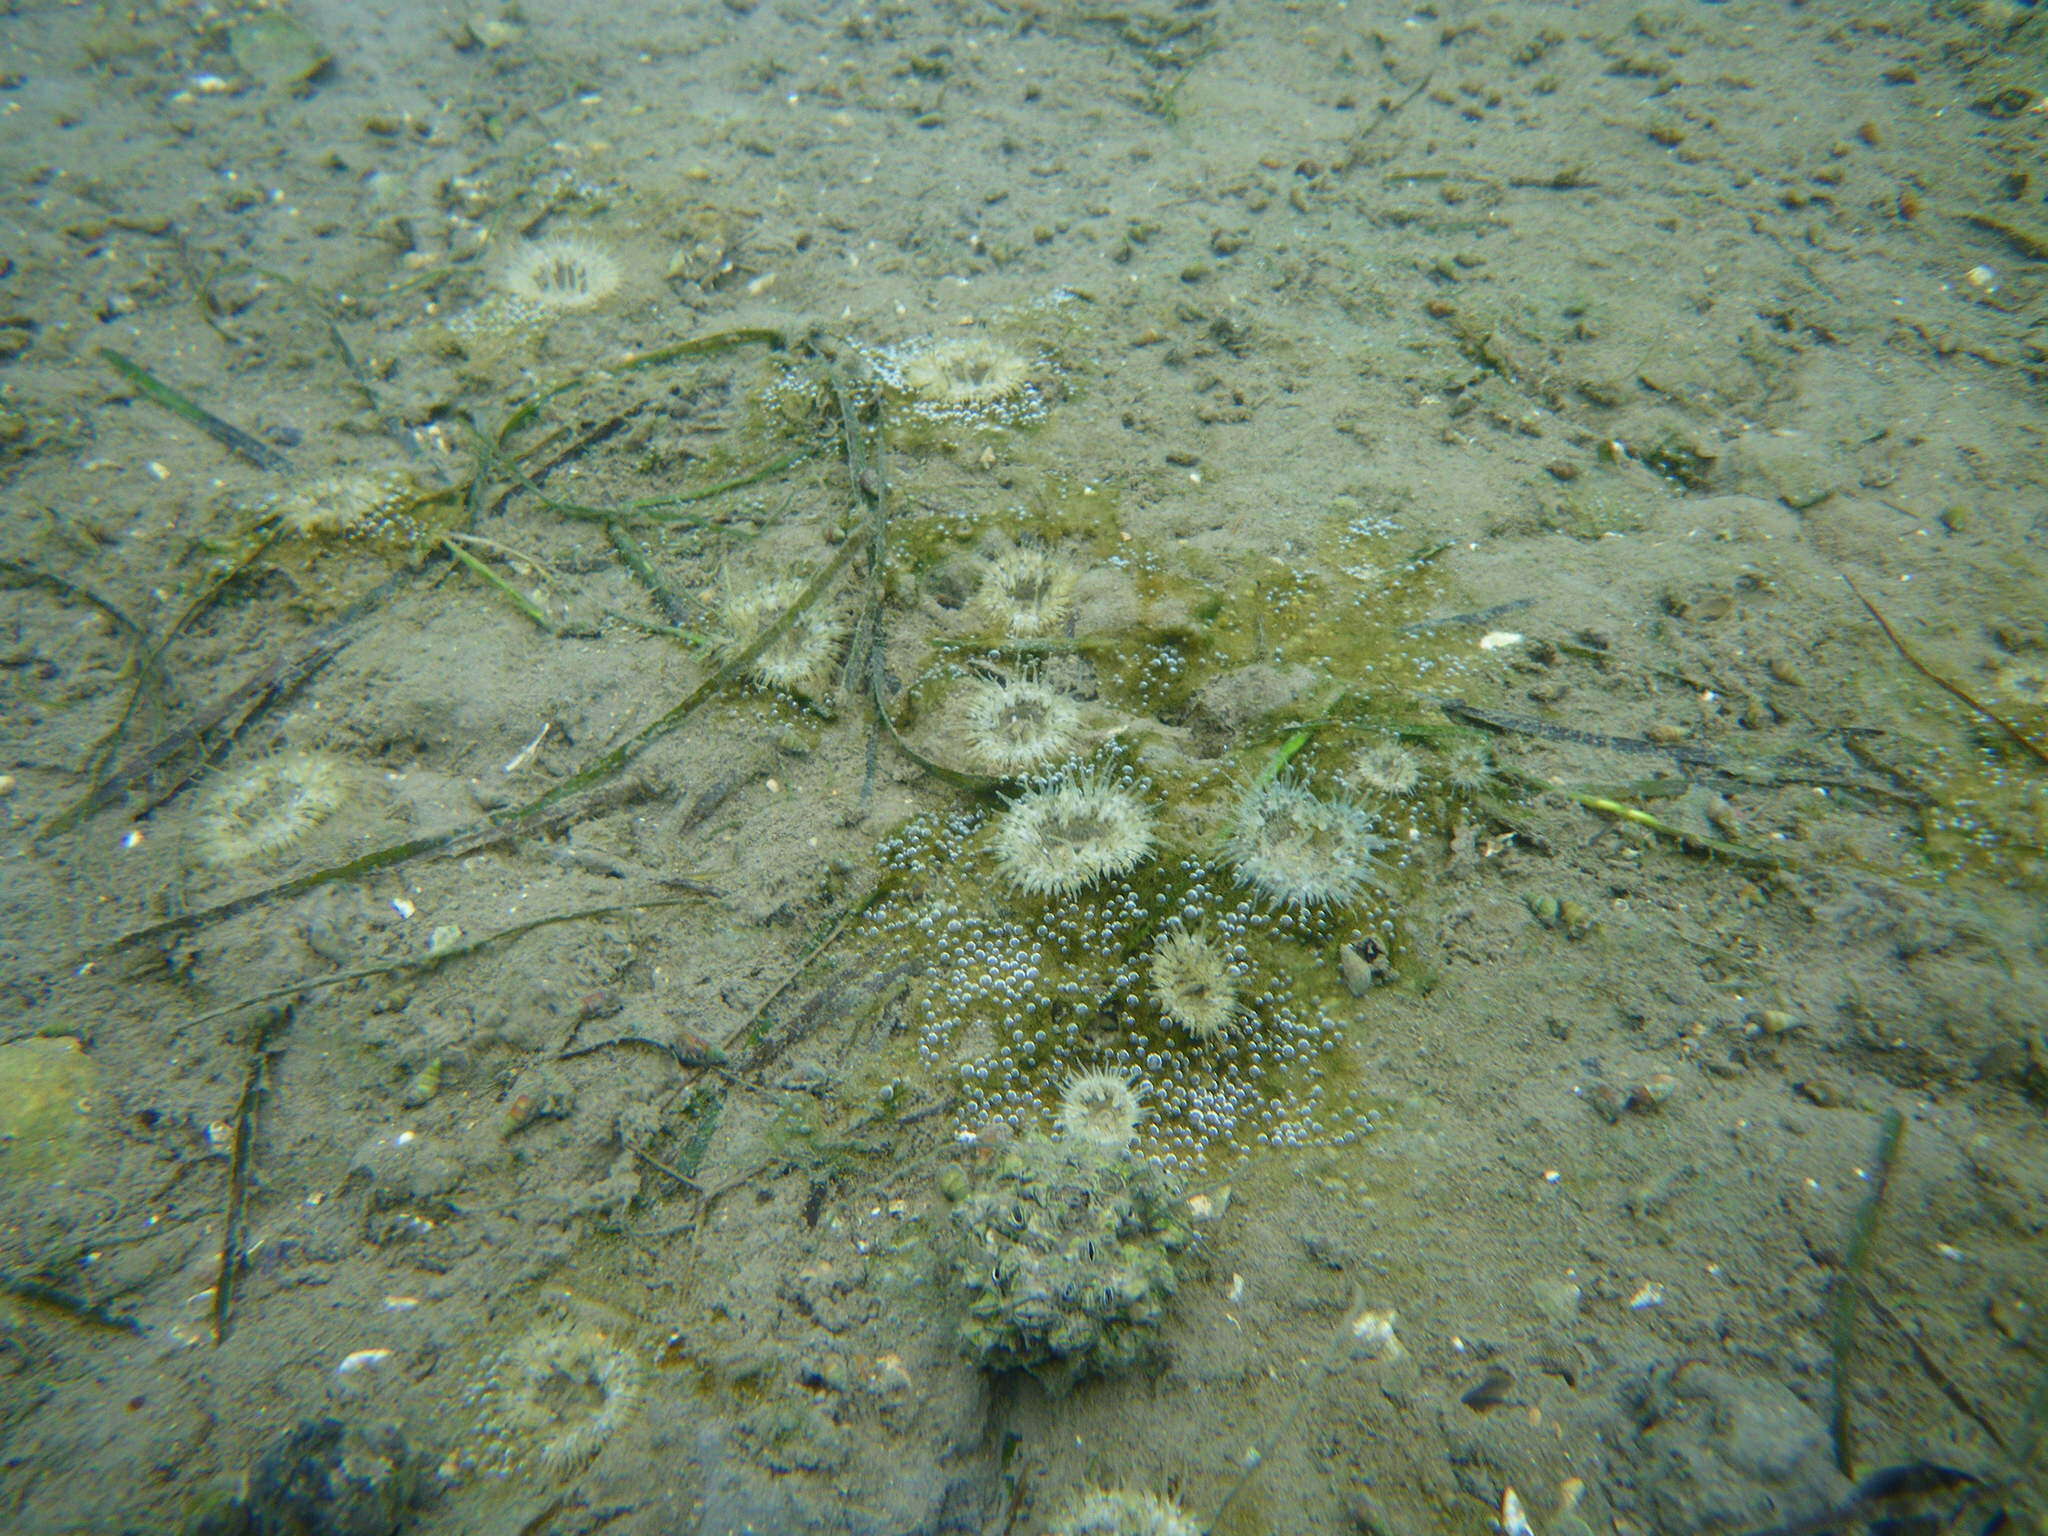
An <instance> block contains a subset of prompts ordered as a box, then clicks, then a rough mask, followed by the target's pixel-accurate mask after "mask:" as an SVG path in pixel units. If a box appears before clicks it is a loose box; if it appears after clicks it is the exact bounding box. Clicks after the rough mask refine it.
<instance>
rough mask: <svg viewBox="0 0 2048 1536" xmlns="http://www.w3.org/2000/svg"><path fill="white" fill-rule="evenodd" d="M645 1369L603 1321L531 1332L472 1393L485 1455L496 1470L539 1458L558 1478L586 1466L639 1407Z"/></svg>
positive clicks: (539, 1463)
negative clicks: (601, 1327)
mask: <svg viewBox="0 0 2048 1536" xmlns="http://www.w3.org/2000/svg"><path fill="white" fill-rule="evenodd" d="M643 1374H644V1373H643V1369H642V1367H641V1364H640V1361H639V1359H638V1358H637V1357H636V1356H634V1355H631V1354H629V1353H627V1352H626V1351H625V1350H623V1349H619V1348H618V1347H616V1346H615V1345H614V1344H613V1343H612V1342H611V1340H609V1339H608V1338H606V1337H605V1336H604V1334H603V1333H601V1332H599V1331H598V1330H597V1329H595V1328H590V1327H582V1328H576V1327H567V1326H563V1327H556V1328H543V1329H541V1330H539V1331H537V1332H535V1333H530V1334H528V1335H527V1336H526V1337H525V1338H523V1339H521V1340H519V1341H518V1342H517V1343H515V1344H513V1345H512V1346H511V1347H510V1348H509V1349H507V1350H505V1351H504V1352H503V1353H502V1354H500V1355H499V1356H498V1357H497V1358H496V1359H495V1360H494V1361H492V1362H491V1365H490V1368H489V1370H488V1371H487V1372H486V1373H485V1375H484V1379H483V1381H482V1382H480V1383H479V1384H478V1385H477V1387H476V1388H474V1389H473V1391H472V1393H471V1399H472V1401H473V1402H474V1403H475V1405H476V1408H477V1434H478V1436H479V1438H480V1439H481V1440H482V1441H483V1442H484V1446H485V1449H484V1452H483V1454H482V1455H481V1456H480V1457H479V1461H480V1462H481V1463H482V1464H483V1465H484V1466H485V1467H486V1468H487V1469H488V1470H490V1471H493V1472H508V1471H511V1470H513V1469H514V1468H516V1467H520V1466H524V1465H528V1464H531V1465H532V1466H534V1467H535V1468H537V1469H538V1470H539V1471H540V1472H541V1473H542V1474H543V1475H545V1476H547V1477H550V1478H555V1479H560V1478H566V1477H570V1476H572V1475H574V1474H575V1473H577V1472H580V1471H581V1470H582V1469H583V1468H584V1467H586V1466H588V1465H589V1464H590V1461H591V1459H592V1458H593V1457H595V1456H596V1455H597V1453H598V1452H599V1451H600V1450H602V1449H603V1448H604V1443H605V1442H606V1441H607V1440H609V1439H610V1438H611V1437H612V1435H613V1434H615V1433H616V1432H617V1431H618V1429H619V1426H620V1425H622V1424H623V1423H625V1421H626V1418H627V1416H628V1415H629V1414H631V1413H632V1411H633V1405H634V1404H635V1403H636V1402H637V1401H638V1400H639V1397H640V1382H641V1377H642V1375H643Z"/></svg>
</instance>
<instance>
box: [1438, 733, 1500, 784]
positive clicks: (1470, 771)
mask: <svg viewBox="0 0 2048 1536" xmlns="http://www.w3.org/2000/svg"><path fill="white" fill-rule="evenodd" d="M1495 772H1496V770H1495V769H1494V766H1493V753H1492V752H1490V751H1488V750H1487V746H1486V743H1485V742H1483V741H1461V742H1459V743H1458V745H1456V746H1455V747H1452V748H1451V750H1450V751H1449V752H1447V753H1445V754H1444V782H1445V783H1446V784H1448V785H1450V787H1451V788H1452V789H1455V790H1457V791H1459V792H1460V793H1462V794H1468V795H1476V794H1478V793H1479V791H1481V790H1482V789H1484V788H1486V786H1487V785H1488V784H1490V783H1492V782H1493V779H1494V777H1495Z"/></svg>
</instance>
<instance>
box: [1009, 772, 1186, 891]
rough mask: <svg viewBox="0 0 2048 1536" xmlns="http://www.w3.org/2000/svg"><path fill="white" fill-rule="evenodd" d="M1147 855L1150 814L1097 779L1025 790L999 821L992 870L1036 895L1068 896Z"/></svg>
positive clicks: (1086, 776)
mask: <svg viewBox="0 0 2048 1536" xmlns="http://www.w3.org/2000/svg"><path fill="white" fill-rule="evenodd" d="M1151 851H1152V807H1151V806H1149V805H1148V804H1146V803H1145V801H1144V799H1143V798H1142V797H1141V796H1140V795H1139V794H1138V793H1137V792H1136V791H1135V790H1131V789H1127V788H1125V787H1124V786H1123V785H1121V784H1117V783H1113V782H1111V781H1110V780H1108V779H1105V778H1103V777H1102V776H1101V775H1099V774H1096V773H1070V774H1067V775H1064V776H1062V777H1060V778H1058V779H1054V780H1053V781H1052V782H1050V783H1048V784H1042V785H1040V786H1038V787H1036V788H1033V789H1028V790H1026V791H1025V792H1024V793H1023V794H1021V795H1019V796H1018V797H1017V798H1016V799H1015V800H1012V801H1011V802H1010V803H1009V805H1008V806H1007V807H1005V808H1004V810H1003V813H1002V815H1001V817H999V818H998V819H997V822H996V831H995V855H996V865H997V867H998V868H999V869H1001V870H1002V872H1003V873H1004V874H1005V875H1006V876H1008V877H1009V879H1010V881H1011V883H1012V884H1014V885H1015V886H1016V887H1017V888H1018V889H1019V890H1021V891H1024V892H1026V893H1028V894H1030V895H1033V896H1072V895H1074V894H1075V893H1076V892H1078V891H1081V890H1084V889H1086V888H1087V887H1088V886H1090V885H1093V884H1094V883H1095V882H1096V881H1097V880H1100V879H1103V878H1104V877H1106V876H1110V875H1122V874H1128V873H1129V872H1130V871H1131V870H1133V869H1136V868H1137V867H1138V865H1139V864H1141V863H1143V862H1144V859H1145V856H1146V855H1147V854H1148V853H1150V852H1151Z"/></svg>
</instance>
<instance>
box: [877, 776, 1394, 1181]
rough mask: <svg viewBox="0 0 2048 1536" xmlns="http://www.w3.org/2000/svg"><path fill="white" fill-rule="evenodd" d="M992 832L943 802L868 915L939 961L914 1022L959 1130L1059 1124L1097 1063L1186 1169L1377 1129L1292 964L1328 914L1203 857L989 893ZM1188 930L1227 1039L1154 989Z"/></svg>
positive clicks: (1311, 961) (1146, 1151) (1142, 1136)
mask: <svg viewBox="0 0 2048 1536" xmlns="http://www.w3.org/2000/svg"><path fill="white" fill-rule="evenodd" d="M1133 782H1142V780H1139V779H1136V778H1135V776H1134V778H1133ZM984 831H985V823H984V818H983V817H981V816H979V815H963V816H951V817H946V816H936V815H928V816H924V817H920V818H918V819H917V820H916V821H914V822H912V823H910V824H908V825H907V826H906V827H905V828H904V829H903V830H902V831H900V832H899V833H897V834H896V836H894V837H892V838H890V839H888V840H887V841H886V842H884V843H883V845H882V848H881V858H882V862H883V865H884V868H885V870H886V871H888V873H889V875H890V877H891V878H892V879H893V880H895V881H896V882H897V883H896V888H895V890H894V893H893V894H892V895H891V896H890V897H889V898H888V899H887V900H885V901H883V902H880V903H878V904H877V906H876V907H875V908H874V909H873V910H872V913H871V918H870V921H871V924H872V925H873V928H874V930H875V932H876V933H877V935H878V936H880V937H883V938H885V940H886V941H887V942H891V943H894V944H896V945H900V946H901V948H902V952H903V953H904V954H905V955H906V956H907V957H909V956H914V957H915V958H916V959H918V960H919V961H921V962H922V963H923V965H924V974H923V976H922V978H921V981H920V983H919V986H918V989H917V991H916V992H915V993H914V994H913V999H912V1003H911V1008H910V1019H909V1023H910V1027H911V1028H912V1030H913V1031H914V1038H915V1041H916V1048H917V1052H918V1056H919V1059H920V1061H921V1063H922V1064H923V1066H924V1068H925V1069H926V1071H927V1072H929V1073H930V1074H931V1075H932V1076H933V1077H934V1078H937V1079H939V1080H941V1081H949V1082H950V1083H952V1084H953V1085H954V1087H955V1089H956V1090H957V1093H958V1098H959V1110H958V1114H959V1124H960V1127H961V1129H962V1131H963V1132H974V1133H982V1132H986V1131H988V1130H990V1129H992V1128H1000V1129H1002V1130H1005V1131H1007V1132H1008V1133H1011V1134H1017V1135H1029V1134H1044V1133H1048V1132H1050V1131H1053V1130H1055V1129H1057V1128H1058V1126H1059V1124H1060V1122H1061V1109H1062V1094H1063V1092H1064V1091H1065V1090H1066V1089H1067V1088H1069V1087H1070V1086H1071V1085H1073V1084H1074V1083H1075V1082H1077V1081H1086V1080H1088V1079H1089V1077H1090V1075H1091V1074H1106V1075H1108V1076H1110V1077H1113V1078H1115V1079H1116V1080H1118V1081H1120V1082H1122V1083H1125V1084H1128V1085H1129V1086H1130V1088H1131V1090H1132V1092H1133V1093H1134V1095H1135V1096H1136V1097H1137V1099H1138V1100H1139V1102H1141V1103H1142V1106H1143V1115H1142V1118H1141V1119H1140V1121H1139V1123H1138V1124H1137V1126H1136V1128H1135V1130H1136V1148H1137V1150H1138V1151H1139V1152H1140V1153H1141V1154H1143V1155H1146V1156H1150V1157H1153V1158H1157V1159H1159V1160H1161V1161H1162V1162H1165V1163H1167V1164H1168V1165H1169V1166H1173V1167H1177V1168H1182V1169H1195V1168H1199V1167H1202V1166H1205V1165H1207V1164H1208V1163H1209V1162H1210V1160H1211V1159H1212V1157H1214V1156H1216V1155H1224V1156H1231V1155H1237V1154H1241V1153H1244V1152H1246V1151H1249V1150H1251V1149H1253V1148H1256V1147H1302V1146H1328V1145H1333V1144H1341V1143H1345V1142H1348V1141H1350V1140H1352V1139H1354V1138H1355V1137H1357V1136H1358V1135H1361V1134H1363V1133H1364V1132H1366V1131H1367V1130H1369V1129H1370V1127H1371V1125H1372V1117H1371V1114H1370V1113H1369V1112H1368V1111H1367V1110H1365V1109H1363V1108H1362V1107H1360V1105H1359V1104H1358V1103H1357V1102H1355V1100H1354V1097H1353V1094H1354V1090H1352V1089H1351V1088H1349V1087H1347V1086H1345V1080H1346V1077H1347V1074H1346V1072H1345V1070H1344V1069H1343V1067H1342V1066H1341V1064H1340V1062H1341V1058H1340V1056H1339V1050H1340V1047H1341V1045H1342V1042H1343V1039H1344V1023H1343V1020H1342V1019H1340V1018H1338V1017H1336V1016H1335V1015H1334V1014H1333V1013H1331V1011H1330V1010H1329V1009H1328V1008H1326V1007H1324V1006H1322V1005H1321V1004H1319V1003H1317V1002H1314V1001H1311V1000H1310V999H1308V998H1307V997H1305V996H1304V995H1303V994H1302V993H1301V991H1300V987H1299V984H1298V982H1297V981H1296V980H1295V979H1294V976H1293V974H1291V973H1292V972H1295V971H1299V970H1301V969H1303V968H1304V967H1305V966H1306V967H1309V968H1311V969H1312V968H1313V966H1314V965H1315V964H1316V962H1317V956H1318V955H1319V954H1320V953H1321V952H1323V951H1324V950H1326V949H1327V947H1328V942H1329V938H1330V934H1329V932H1327V931H1326V930H1327V929H1328V926H1329V925H1328V923H1326V922H1318V921H1316V920H1314V919H1313V918H1310V917H1306V916H1304V915H1302V914H1297V913H1296V912H1294V911H1292V910H1283V911H1279V912H1274V911H1272V910H1269V909H1268V908H1267V907H1266V906H1265V905H1264V904H1263V903H1262V902H1260V901H1259V900H1258V899H1257V898H1256V897H1255V896H1254V895H1252V894H1250V893H1247V892H1243V891H1240V890H1237V889H1234V888H1233V883H1232V881H1231V878H1230V876H1229V873H1228V872H1227V871H1221V872H1219V871H1218V870H1217V869H1215V868H1214V867H1213V866H1211V865H1210V864H1209V863H1208V862H1207V861H1205V860H1203V859H1200V858H1195V857H1183V858H1180V859H1176V860H1170V861H1163V862H1162V861H1155V862H1154V863H1151V864H1147V865H1145V866H1144V867H1143V868H1142V869H1140V870H1137V871H1133V872H1132V873H1131V874H1128V875H1125V876H1121V877H1117V878H1109V879H1104V880H1102V881H1099V882H1097V883H1096V884H1094V885H1092V886H1090V887H1088V888H1087V889H1085V890H1083V891H1080V892H1078V893H1074V894H1071V895H1048V896H1040V897H1033V896H1028V895H1021V894H1017V893H1004V892H1003V891H1002V888H1001V887H997V888H995V894H996V895H997V897H998V899H997V900H996V901H994V902H993V903H992V902H991V901H990V896H991V888H990V884H989V882H988V881H987V879H986V878H985V877H979V878H978V877H977V876H976V873H975V865H976V858H975V846H976V839H977V837H978V836H981V835H983V833H984ZM1175 934H1184V935H1192V934H1200V935H1202V937H1203V942H1204V943H1205V945H1206V946H1207V947H1208V949H1209V951H1210V952H1211V953H1213V955H1214V956H1215V957H1217V959H1218V960H1219V961H1220V963H1221V964H1223V965H1224V966H1225V967H1226V968H1227V975H1228V978H1229V990H1230V993H1231V1007H1232V1018H1231V1021H1230V1022H1229V1024H1228V1026H1227V1027H1224V1028H1220V1029H1218V1030H1216V1031H1215V1032H1214V1033H1212V1034H1208V1035H1200V1034H1197V1033H1195V1032H1192V1031H1190V1030H1189V1029H1187V1028H1185V1027H1183V1026H1182V1025H1180V1024H1177V1023H1175V1022H1174V1020H1172V1019H1171V1018H1169V1017H1167V1016H1166V1015H1165V1014H1164V1012H1163V1011H1162V1008H1161V1005H1160V1000H1159V998H1158V996H1157V995H1156V992H1155V985H1156V976H1155V973H1154V959H1155V955H1156V953H1157V950H1158V946H1159V945H1160V944H1161V943H1162V942H1163V941H1165V940H1167V939H1169V938H1170V937H1171V936H1172V935H1175ZM1096 1080H1097V1081H1098V1082H1099V1081H1100V1080H1101V1079H1100V1078H1099V1077H1098V1078H1097V1079H1096Z"/></svg>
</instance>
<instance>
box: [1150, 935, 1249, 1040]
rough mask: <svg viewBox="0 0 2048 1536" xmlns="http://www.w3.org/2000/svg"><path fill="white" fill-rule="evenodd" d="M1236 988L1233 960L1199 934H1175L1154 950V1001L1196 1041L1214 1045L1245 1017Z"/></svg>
mask: <svg viewBox="0 0 2048 1536" xmlns="http://www.w3.org/2000/svg"><path fill="white" fill-rule="evenodd" d="M1237 982H1238V977H1237V971H1236V968H1235V967H1233V966H1232V964H1231V963H1230V956H1229V955H1227V954H1225V953H1224V952H1223V950H1222V948H1221V947H1220V946H1218V944H1217V943H1216V941H1215V940H1214V939H1212V938H1210V937H1209V935H1208V934H1207V933H1204V932H1202V931H1200V930H1196V931H1194V932H1192V933H1191V932H1188V931H1186V930H1184V929H1179V928H1175V929H1172V930H1170V931H1168V932H1167V933H1165V934H1162V935H1161V936H1160V939H1159V941H1158V943H1156V944H1154V945H1153V946H1152V1000H1153V1001H1154V1002H1156V1003H1157V1004H1158V1005H1159V1012H1160V1014H1161V1016H1162V1017H1164V1018H1165V1019H1167V1020H1168V1021H1169V1022H1171V1023H1174V1024H1177V1025H1179V1026H1180V1027H1181V1028H1182V1029H1184V1030H1186V1031H1187V1032H1188V1033H1189V1034H1190V1035H1193V1036H1194V1037H1195V1038H1196V1039H1197V1040H1213V1039H1214V1038H1215V1037H1216V1036H1218V1035H1220V1034H1222V1033H1223V1031H1224V1030H1225V1029H1226V1028H1228V1027H1229V1025H1230V1023H1231V1021H1232V1020H1234V1019H1235V1018H1237V1016H1238V1015H1239V1013H1241V1012H1242V1011H1243V1010H1242V1009H1241V1007H1240V1005H1239V1003H1238V1000H1237Z"/></svg>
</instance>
